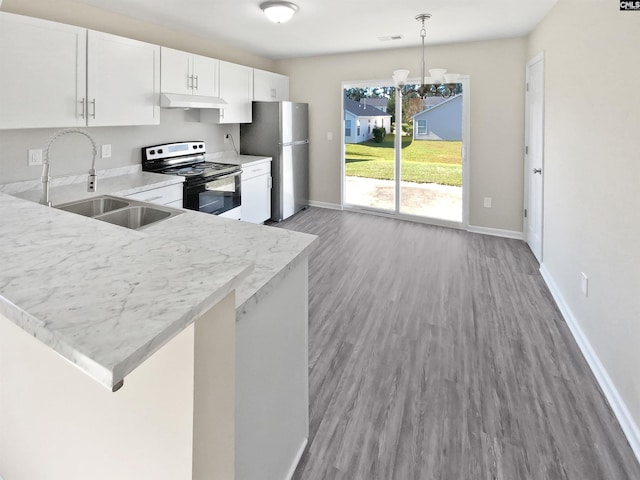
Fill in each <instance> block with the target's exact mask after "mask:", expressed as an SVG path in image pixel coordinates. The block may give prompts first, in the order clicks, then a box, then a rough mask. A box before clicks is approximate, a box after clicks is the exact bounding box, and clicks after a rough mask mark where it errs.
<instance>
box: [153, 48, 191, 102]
mask: <svg viewBox="0 0 640 480" xmlns="http://www.w3.org/2000/svg"><path fill="white" fill-rule="evenodd" d="M160 54H161V56H162V59H161V61H162V66H161V79H160V81H161V87H160V88H161V91H162V92H165V93H181V94H185V95H188V94H191V84H192V78H191V54H190V53H187V52H182V51H180V50H174V49H173V48H166V47H161V48H160Z"/></svg>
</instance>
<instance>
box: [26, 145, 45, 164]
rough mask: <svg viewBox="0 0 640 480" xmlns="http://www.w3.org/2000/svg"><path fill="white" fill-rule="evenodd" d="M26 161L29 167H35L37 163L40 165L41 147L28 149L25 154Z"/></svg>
mask: <svg viewBox="0 0 640 480" xmlns="http://www.w3.org/2000/svg"><path fill="white" fill-rule="evenodd" d="M27 160H28V163H27V165H29V166H30V167H35V166H37V165H42V149H41V148H36V149H30V150H29V152H28V156H27Z"/></svg>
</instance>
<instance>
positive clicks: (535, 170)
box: [533, 168, 542, 174]
mask: <svg viewBox="0 0 640 480" xmlns="http://www.w3.org/2000/svg"><path fill="white" fill-rule="evenodd" d="M533 173H540V174H542V169H541V168H534V169H533Z"/></svg>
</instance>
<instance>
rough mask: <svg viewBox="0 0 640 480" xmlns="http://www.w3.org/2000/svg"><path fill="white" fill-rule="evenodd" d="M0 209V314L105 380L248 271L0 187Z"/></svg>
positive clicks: (236, 261) (218, 256)
mask: <svg viewBox="0 0 640 480" xmlns="http://www.w3.org/2000/svg"><path fill="white" fill-rule="evenodd" d="M0 212H1V213H0V217H1V218H2V221H1V222H0V232H1V233H0V264H2V269H1V270H0V313H2V314H3V315H4V316H5V317H7V318H8V319H9V320H11V321H13V322H14V323H15V324H16V325H18V326H19V327H21V328H22V329H23V330H24V331H25V332H27V333H28V334H30V335H32V336H33V337H35V338H37V339H39V340H40V341H42V342H43V343H45V344H46V345H48V346H49V347H51V348H52V349H54V350H55V351H56V352H58V353H59V354H60V355H62V356H63V357H65V358H66V359H68V360H69V361H71V362H72V363H74V364H75V365H77V366H78V367H79V368H80V369H81V370H83V371H85V373H87V374H88V375H90V376H91V377H93V378H94V379H96V380H97V381H98V382H100V383H102V384H103V385H105V386H106V387H108V388H113V387H114V386H115V385H117V384H118V383H119V382H120V381H121V380H123V379H124V377H125V375H127V374H128V373H130V372H131V371H132V370H133V369H134V368H136V367H137V366H138V365H140V364H141V363H142V362H143V361H144V360H145V359H146V358H148V357H149V356H150V355H151V354H152V353H153V352H155V351H156V350H158V349H159V348H160V347H161V346H162V345H164V344H165V343H166V342H168V341H169V340H170V339H171V338H173V337H174V336H175V335H177V334H178V333H179V332H181V331H182V330H183V329H184V328H185V327H186V326H188V325H189V324H191V323H192V322H193V321H194V320H195V319H197V318H198V317H199V316H200V315H202V314H203V313H204V312H206V311H207V310H208V309H210V308H211V307H213V306H214V305H215V304H216V303H217V302H219V301H220V300H221V299H222V298H224V296H226V295H227V294H228V293H229V292H231V291H232V290H233V289H235V288H237V287H238V285H239V283H240V281H241V280H242V279H243V278H245V277H246V276H247V275H248V273H249V272H250V271H251V269H252V263H251V261H250V260H246V259H243V258H239V257H237V256H235V255H231V254H225V253H223V252H220V251H218V252H216V253H215V254H213V253H212V254H211V255H202V249H201V248H198V247H196V246H194V245H184V244H180V243H178V242H172V241H162V242H157V241H149V240H152V239H150V238H149V237H148V235H147V234H145V233H144V230H142V231H133V230H129V229H125V228H121V227H117V226H115V225H110V224H108V223H104V222H100V221H98V220H95V219H91V218H86V217H82V216H80V215H75V214H72V213H68V212H63V211H60V210H57V209H55V208H49V207H45V206H42V205H39V204H37V203H34V202H30V201H26V200H22V199H19V198H15V197H12V196H9V195H5V194H1V193H0ZM180 216H181V215H178V216H176V217H174V218H178V217H180ZM177 259H179V261H176V260H177Z"/></svg>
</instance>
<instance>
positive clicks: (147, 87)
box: [87, 30, 160, 126]
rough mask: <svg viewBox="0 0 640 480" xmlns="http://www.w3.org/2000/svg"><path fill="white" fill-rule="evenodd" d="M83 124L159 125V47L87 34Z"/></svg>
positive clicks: (96, 34) (104, 34) (92, 33)
mask: <svg viewBox="0 0 640 480" xmlns="http://www.w3.org/2000/svg"><path fill="white" fill-rule="evenodd" d="M87 45H88V48H87V51H88V55H87V125H91V126H107V125H153V124H159V123H160V103H159V102H160V47H159V46H157V45H152V44H150V43H145V42H139V41H137V40H131V39H129V38H124V37H119V36H117V35H111V34H108V33H102V32H95V31H92V30H89V32H88V43H87Z"/></svg>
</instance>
